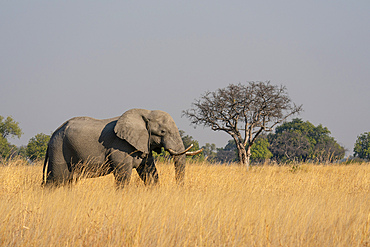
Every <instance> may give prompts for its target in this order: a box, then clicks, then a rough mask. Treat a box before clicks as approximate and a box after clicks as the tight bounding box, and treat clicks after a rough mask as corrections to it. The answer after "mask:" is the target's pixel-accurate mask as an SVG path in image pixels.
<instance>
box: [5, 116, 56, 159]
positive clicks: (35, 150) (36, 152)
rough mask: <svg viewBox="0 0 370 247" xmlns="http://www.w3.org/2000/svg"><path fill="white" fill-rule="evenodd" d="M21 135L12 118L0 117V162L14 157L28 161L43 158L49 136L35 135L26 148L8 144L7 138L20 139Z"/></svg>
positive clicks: (16, 123) (17, 124) (17, 125)
mask: <svg viewBox="0 0 370 247" xmlns="http://www.w3.org/2000/svg"><path fill="white" fill-rule="evenodd" d="M22 134H23V133H22V130H21V128H20V127H19V123H18V122H16V121H15V120H14V119H13V118H12V117H10V116H8V117H7V118H6V119H5V118H4V117H3V116H0V161H1V160H7V159H12V158H15V157H22V158H25V159H29V160H30V161H36V160H42V159H44V158H45V153H46V149H47V144H48V143H49V140H50V136H49V135H46V134H43V133H40V134H37V135H36V136H34V137H32V138H31V139H30V140H29V142H28V144H27V146H21V147H17V146H15V145H12V144H10V143H9V141H8V138H9V137H13V138H14V137H17V138H20V137H21V136H22Z"/></svg>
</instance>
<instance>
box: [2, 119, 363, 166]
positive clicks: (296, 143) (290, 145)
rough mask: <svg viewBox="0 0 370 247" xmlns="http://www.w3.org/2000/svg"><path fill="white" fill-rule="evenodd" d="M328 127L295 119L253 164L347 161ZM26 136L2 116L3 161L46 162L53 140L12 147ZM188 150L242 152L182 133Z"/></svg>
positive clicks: (203, 156) (267, 140)
mask: <svg viewBox="0 0 370 247" xmlns="http://www.w3.org/2000/svg"><path fill="white" fill-rule="evenodd" d="M330 134H331V133H330V131H329V129H328V128H327V127H324V126H322V125H321V124H320V125H318V126H315V125H313V124H312V123H310V122H309V121H305V122H304V121H303V120H302V119H299V118H295V119H293V120H291V121H289V122H285V123H282V124H281V125H279V126H277V127H276V129H275V131H274V132H273V133H269V134H267V135H266V134H261V135H259V136H258V138H256V140H255V142H254V144H253V145H252V146H251V156H250V159H251V162H252V163H261V162H265V161H266V160H273V161H276V162H278V163H287V162H292V161H297V162H308V161H313V162H333V161H336V160H340V159H343V158H344V155H345V149H344V147H342V146H341V145H339V144H338V143H337V141H336V140H335V139H334V137H332V136H330ZM21 135H22V130H21V128H20V127H19V123H18V122H16V121H14V120H13V118H12V117H7V118H6V119H5V118H4V117H2V116H0V160H1V159H2V160H6V159H10V158H14V157H16V156H18V157H19V156H20V157H23V158H26V159H29V160H30V161H37V160H43V159H44V157H45V153H46V149H47V144H48V142H49V140H50V136H49V135H46V134H43V133H39V134H37V135H35V136H34V137H32V138H31V139H30V140H29V142H28V144H27V146H21V147H16V146H15V145H12V144H10V143H9V141H8V138H9V137H18V138H20V137H21ZM180 135H181V138H182V141H183V143H184V146H186V147H187V146H190V145H191V144H192V145H193V147H192V149H191V151H193V150H198V149H199V148H203V152H202V153H200V154H198V155H196V156H192V157H187V159H188V162H192V161H208V162H210V163H230V162H238V161H239V160H238V158H239V155H238V150H237V146H236V143H235V141H234V140H229V141H228V143H227V144H226V145H225V147H222V148H217V147H216V145H215V144H210V143H206V144H205V145H204V146H202V147H200V145H199V142H198V141H197V140H195V139H194V138H193V137H192V136H189V135H186V134H185V132H184V131H182V130H180ZM353 154H354V157H355V158H356V159H361V160H370V132H365V133H363V134H361V135H359V136H358V137H357V140H356V143H355V147H354V150H353ZM154 156H155V157H156V159H157V160H159V161H166V160H169V159H171V156H170V154H169V153H168V152H166V151H165V150H164V149H162V152H161V153H159V154H157V153H154Z"/></svg>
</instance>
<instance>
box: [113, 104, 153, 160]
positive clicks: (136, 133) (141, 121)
mask: <svg viewBox="0 0 370 247" xmlns="http://www.w3.org/2000/svg"><path fill="white" fill-rule="evenodd" d="M148 112H149V111H148V110H142V109H132V110H128V111H127V112H125V113H123V114H122V116H120V117H119V118H118V120H117V123H116V126H115V127H114V132H115V133H116V135H117V136H118V137H119V138H121V139H123V140H126V141H127V142H128V143H130V144H131V145H132V146H133V147H134V148H136V149H137V150H139V151H141V152H143V153H145V154H148V153H149V148H148V144H149V133H148V130H147V128H146V126H147V123H146V120H145V119H146V117H145V115H147V114H148Z"/></svg>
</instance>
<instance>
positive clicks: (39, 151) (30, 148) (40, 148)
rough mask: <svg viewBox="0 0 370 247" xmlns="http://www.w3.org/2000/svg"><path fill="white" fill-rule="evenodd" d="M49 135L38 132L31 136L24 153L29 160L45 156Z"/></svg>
mask: <svg viewBox="0 0 370 247" xmlns="http://www.w3.org/2000/svg"><path fill="white" fill-rule="evenodd" d="M49 140H50V136H49V135H46V134H43V133H40V134H37V135H36V136H35V137H32V138H31V139H30V141H29V142H28V145H27V148H26V153H27V156H28V158H29V159H30V160H32V161H35V160H41V159H44V158H45V154H46V150H47V147H48V143H49Z"/></svg>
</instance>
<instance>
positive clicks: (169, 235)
mask: <svg viewBox="0 0 370 247" xmlns="http://www.w3.org/2000/svg"><path fill="white" fill-rule="evenodd" d="M41 170H42V167H41V164H38V165H36V166H26V165H23V164H22V162H21V161H18V162H13V163H10V164H8V165H7V166H0V203H1V204H0V245H1V246H370V164H361V165H347V166H345V165H330V166H325V165H306V164H301V165H299V166H298V168H297V167H294V168H292V167H291V166H267V165H265V166H258V167H252V168H251V169H250V170H249V171H247V170H246V169H245V168H243V167H239V166H237V165H231V166H224V165H217V166H210V165H206V164H189V165H188V166H187V174H186V181H185V185H184V186H182V187H180V186H177V185H176V183H175V181H174V168H173V166H172V165H168V164H158V170H159V175H160V180H161V181H160V185H158V186H155V187H145V186H144V185H143V183H142V182H141V181H140V179H139V178H138V176H137V175H136V173H135V172H134V173H133V177H132V179H131V183H130V185H129V186H128V187H127V188H125V189H123V190H116V189H115V187H114V178H113V176H112V175H109V176H105V177H101V178H94V179H83V180H81V181H79V182H78V183H77V184H75V185H73V186H71V187H62V188H56V189H42V188H41V187H40V183H41V179H42V172H41Z"/></svg>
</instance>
